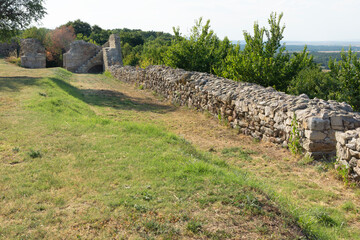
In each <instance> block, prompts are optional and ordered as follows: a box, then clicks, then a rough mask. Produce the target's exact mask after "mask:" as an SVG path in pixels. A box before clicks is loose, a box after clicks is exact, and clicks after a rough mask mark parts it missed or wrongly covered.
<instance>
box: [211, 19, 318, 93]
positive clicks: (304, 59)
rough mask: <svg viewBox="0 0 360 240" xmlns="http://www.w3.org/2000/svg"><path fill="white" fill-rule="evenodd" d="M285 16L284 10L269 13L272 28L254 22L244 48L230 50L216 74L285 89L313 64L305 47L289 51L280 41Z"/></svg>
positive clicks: (246, 34)
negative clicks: (293, 51) (294, 78)
mask: <svg viewBox="0 0 360 240" xmlns="http://www.w3.org/2000/svg"><path fill="white" fill-rule="evenodd" d="M282 16H283V14H282V13H281V14H280V15H279V16H277V14H276V13H272V14H271V15H270V18H269V20H268V23H269V25H270V29H266V28H265V27H262V28H260V26H259V24H258V23H256V22H255V24H254V34H253V36H251V35H250V34H249V33H247V32H244V38H245V41H246V45H245V47H244V50H241V49H240V45H238V46H237V47H236V48H235V50H231V51H230V52H229V54H228V55H227V57H226V58H225V59H224V61H223V62H222V64H221V66H220V67H218V68H217V69H215V73H216V74H217V75H219V76H223V77H226V78H230V79H233V80H238V81H244V82H253V83H257V84H260V85H262V86H266V87H267V86H271V87H274V88H276V89H277V90H281V91H285V90H286V89H287V86H288V84H289V83H290V81H291V79H292V78H293V77H295V76H296V75H297V74H298V73H299V72H300V71H301V70H302V69H304V68H306V67H310V66H313V65H314V63H313V60H312V57H311V56H310V57H309V55H308V53H307V48H306V47H305V48H304V50H303V51H302V52H300V53H294V54H293V55H290V54H289V53H288V52H286V48H285V45H282V44H281V40H282V39H283V32H284V29H285V26H281V25H280V22H281V19H282ZM265 36H266V40H264V37H265Z"/></svg>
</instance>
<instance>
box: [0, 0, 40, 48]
mask: <svg viewBox="0 0 360 240" xmlns="http://www.w3.org/2000/svg"><path fill="white" fill-rule="evenodd" d="M45 14H46V11H45V8H44V6H43V0H2V1H0V41H2V40H9V39H10V38H11V37H12V36H15V35H16V33H17V31H18V30H21V29H24V28H26V27H27V26H29V25H30V24H31V22H32V21H38V20H40V19H41V18H43V17H44V15H45Z"/></svg>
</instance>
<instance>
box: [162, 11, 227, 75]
mask: <svg viewBox="0 0 360 240" xmlns="http://www.w3.org/2000/svg"><path fill="white" fill-rule="evenodd" d="M173 30H174V34H175V39H174V40H173V42H172V44H171V46H170V47H169V48H168V49H167V51H166V54H165V58H164V62H165V64H166V65H168V66H171V67H177V68H183V69H185V70H192V71H199V72H208V73H212V72H213V69H214V68H215V67H216V66H217V64H218V63H220V61H221V60H222V58H224V57H225V56H226V55H227V52H228V51H227V50H228V49H230V48H232V46H231V44H230V41H229V40H228V39H227V38H225V39H224V41H221V40H219V38H218V37H217V36H216V34H215V33H214V31H213V30H211V29H210V20H207V22H206V23H205V25H203V22H202V18H200V19H199V20H197V21H196V22H195V26H194V27H193V28H192V29H191V34H190V36H189V37H182V36H181V34H180V29H179V28H173Z"/></svg>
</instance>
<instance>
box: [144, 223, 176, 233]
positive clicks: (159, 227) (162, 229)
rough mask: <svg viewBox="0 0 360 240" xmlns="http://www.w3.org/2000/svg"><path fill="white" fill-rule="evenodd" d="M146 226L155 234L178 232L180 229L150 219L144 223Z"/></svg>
mask: <svg viewBox="0 0 360 240" xmlns="http://www.w3.org/2000/svg"><path fill="white" fill-rule="evenodd" d="M144 227H145V229H146V230H148V231H150V232H153V233H154V234H155V235H162V234H170V235H174V234H178V233H179V231H178V230H177V229H175V228H173V227H171V226H168V225H167V224H162V223H159V222H157V221H156V220H148V221H146V222H145V223H144Z"/></svg>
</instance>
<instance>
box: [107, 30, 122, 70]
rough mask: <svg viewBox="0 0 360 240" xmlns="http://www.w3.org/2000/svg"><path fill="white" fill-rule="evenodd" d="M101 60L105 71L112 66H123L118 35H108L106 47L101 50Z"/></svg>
mask: <svg viewBox="0 0 360 240" xmlns="http://www.w3.org/2000/svg"><path fill="white" fill-rule="evenodd" d="M103 59H104V69H105V70H106V71H107V70H109V68H110V67H111V66H113V65H121V66H122V65H123V60H122V54H121V46H120V37H119V35H116V34H111V35H110V37H109V41H108V46H104V48H103Z"/></svg>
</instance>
